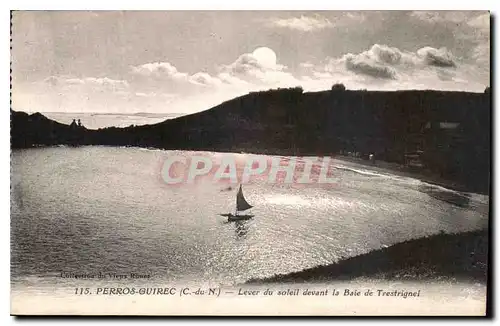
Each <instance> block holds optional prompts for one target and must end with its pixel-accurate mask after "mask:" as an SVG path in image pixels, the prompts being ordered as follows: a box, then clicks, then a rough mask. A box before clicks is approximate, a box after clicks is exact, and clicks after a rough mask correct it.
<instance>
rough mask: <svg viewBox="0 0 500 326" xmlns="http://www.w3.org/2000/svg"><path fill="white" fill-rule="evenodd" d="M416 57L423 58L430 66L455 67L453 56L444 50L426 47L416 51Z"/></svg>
mask: <svg viewBox="0 0 500 326" xmlns="http://www.w3.org/2000/svg"><path fill="white" fill-rule="evenodd" d="M417 56H419V57H421V58H423V60H424V61H425V62H426V63H427V64H428V65H430V66H436V67H456V63H455V60H454V58H453V55H452V54H451V52H449V51H448V50H447V49H446V48H440V49H435V48H432V47H429V46H426V47H424V48H421V49H419V50H418V51H417Z"/></svg>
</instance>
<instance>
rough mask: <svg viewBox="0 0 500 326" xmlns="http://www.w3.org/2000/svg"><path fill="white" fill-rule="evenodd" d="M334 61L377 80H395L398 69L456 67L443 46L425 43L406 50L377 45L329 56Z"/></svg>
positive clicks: (451, 56) (397, 76) (452, 58)
mask: <svg viewBox="0 0 500 326" xmlns="http://www.w3.org/2000/svg"><path fill="white" fill-rule="evenodd" d="M337 63H343V64H344V65H345V68H346V69H347V70H349V71H351V72H353V73H356V74H360V75H366V76H370V77H372V78H379V79H398V78H399V72H400V71H410V70H418V69H425V68H427V67H439V68H455V67H456V66H457V63H456V61H455V58H454V56H453V55H452V54H451V52H449V51H448V50H447V49H446V48H440V49H436V48H432V47H428V46H427V47H423V48H421V49H418V50H417V51H416V52H408V51H402V50H400V49H398V48H395V47H390V46H387V45H380V44H375V45H373V46H372V47H371V48H370V49H368V50H366V51H363V52H361V53H358V54H352V53H348V54H346V55H344V56H342V57H341V58H340V59H330V65H332V64H333V65H335V64H337Z"/></svg>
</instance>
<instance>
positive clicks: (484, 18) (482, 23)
mask: <svg viewBox="0 0 500 326" xmlns="http://www.w3.org/2000/svg"><path fill="white" fill-rule="evenodd" d="M490 20H491V17H490V14H489V13H486V14H482V15H479V16H476V17H474V18H472V19H470V20H469V21H468V22H467V24H468V25H469V26H471V27H474V28H478V29H480V30H487V31H489V30H490Z"/></svg>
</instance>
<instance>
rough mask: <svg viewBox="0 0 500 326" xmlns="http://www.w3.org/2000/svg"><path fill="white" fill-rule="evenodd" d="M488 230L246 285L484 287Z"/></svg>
mask: <svg viewBox="0 0 500 326" xmlns="http://www.w3.org/2000/svg"><path fill="white" fill-rule="evenodd" d="M488 241H489V239H488V229H482V230H478V231H468V232H462V233H455V234H445V233H443V232H441V233H438V234H435V235H431V236H426V237H422V238H417V239H413V240H407V241H403V242H400V243H396V244H394V245H391V246H389V247H385V248H380V249H376V250H373V251H370V252H368V253H366V254H361V255H358V256H354V257H350V258H343V259H340V260H339V261H337V262H334V263H332V264H329V265H320V266H316V267H313V268H308V269H305V270H301V271H298V272H292V273H289V274H276V275H274V276H271V277H268V278H263V279H250V280H248V281H247V282H245V284H268V283H292V282H293V283H317V282H329V281H347V280H355V279H364V278H368V279H378V280H389V281H396V280H397V281H428V280H446V281H452V282H454V281H472V282H479V283H482V284H486V282H487V273H488Z"/></svg>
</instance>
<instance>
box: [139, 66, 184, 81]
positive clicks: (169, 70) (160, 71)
mask: <svg viewBox="0 0 500 326" xmlns="http://www.w3.org/2000/svg"><path fill="white" fill-rule="evenodd" d="M132 73H134V74H137V75H140V76H145V77H153V78H157V79H173V80H186V79H187V77H188V75H187V74H186V73H182V72H179V71H178V70H177V68H176V67H174V66H173V65H172V64H170V63H169V62H153V63H145V64H143V65H139V66H133V67H132Z"/></svg>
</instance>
